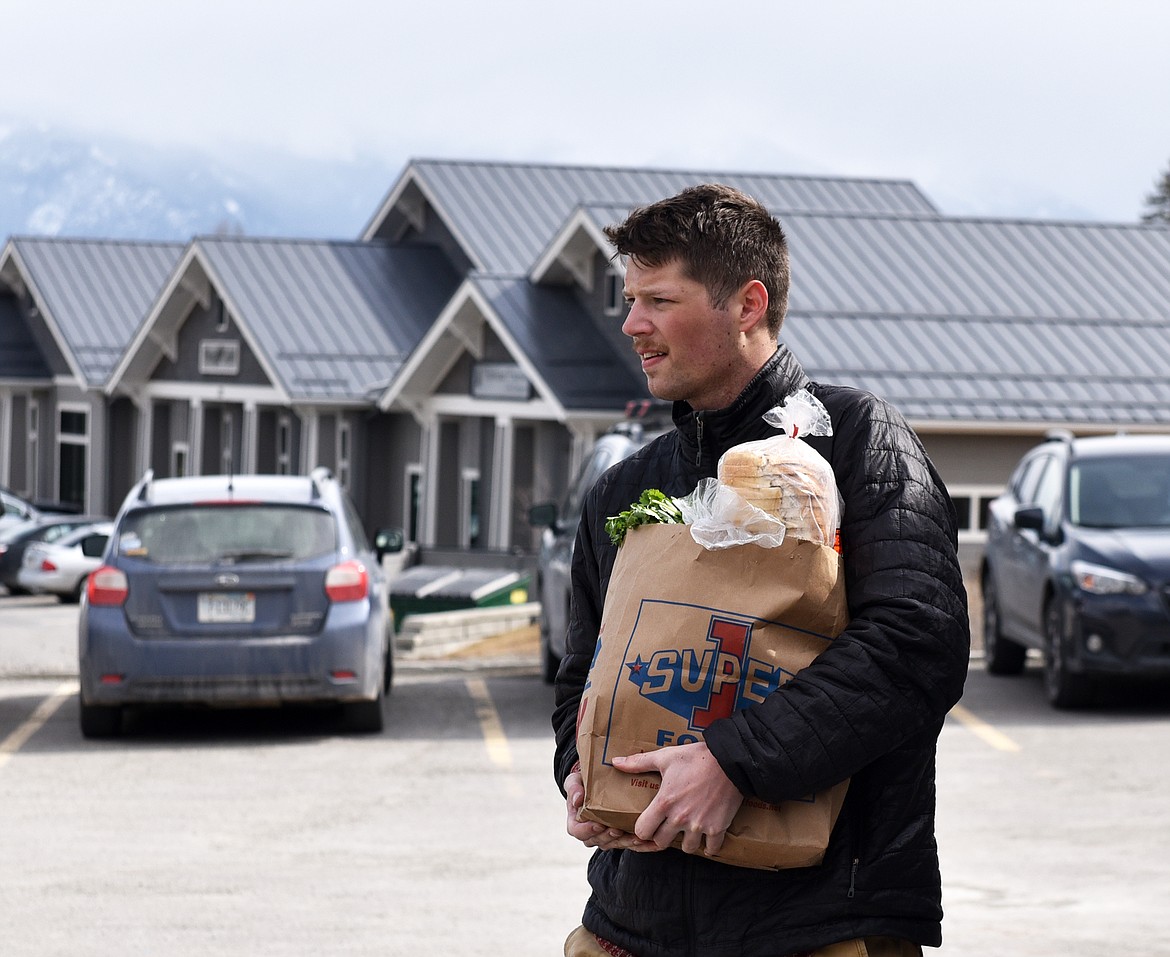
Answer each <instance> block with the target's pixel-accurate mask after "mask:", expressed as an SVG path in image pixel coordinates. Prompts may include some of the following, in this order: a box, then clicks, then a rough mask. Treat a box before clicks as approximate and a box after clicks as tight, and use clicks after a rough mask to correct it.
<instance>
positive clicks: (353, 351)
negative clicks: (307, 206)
mask: <svg viewBox="0 0 1170 957" xmlns="http://www.w3.org/2000/svg"><path fill="white" fill-rule="evenodd" d="M196 245H197V247H198V253H199V254H200V256H201V257H202V259H203V261H204V263H205V264H206V266H207V268H208V271H209V272H210V273H211V278H212V280H213V282H214V283H215V284H216V286H217V288H218V289H219V291H220V293H221V294H222V295H223V297H224V299H225V301H226V302H227V303H228V304H229V307H230V308H231V309H232V310H233V311H234V312H235V314H236V316H237V319H238V320H239V321H240V322H242V323H243V324H244V325H245V326H246V328H247V329H248V331H249V332H250V333H251V334H252V335H253V337H254V338H255V340H256V341H257V342H258V343H259V345H260V347H261V348H262V349H263V350H264V353H265V357H266V358H267V359H268V361H269V363H270V367H271V368H273V369H274V370H275V373H276V374H277V375H278V376H279V377H280V379H281V384H282V385H283V387H284V388H285V390H286V392H287V393H288V394H289V395H290V396H291V397H292V398H294V399H330V398H336V399H339V400H349V399H355V398H362V397H363V396H367V397H368V395H369V394H370V393H371V391H372V390H380V389H382V388H384V387H385V386H386V385H387V383H388V382H389V381H390V380H391V379H392V378H393V376H394V374H395V373H396V372H397V371H398V369H399V367H400V366H401V365H402V362H403V361H404V360H405V358H406V356H407V355H408V354H409V353H410V351H411V350H412V349H414V347H415V346H416V345H418V343H419V341H420V340H421V339H422V337H423V335H424V334H425V333H426V331H427V330H428V329H429V328H430V327H431V325H432V324H433V323H434V321H435V319H436V318H437V317H438V315H439V313H440V311H441V310H442V308H443V307H444V306H445V305H446V304H447V301H448V300H449V299H450V298H451V296H452V295H453V294H454V292H455V289H456V288H457V286H458V284H459V276H458V275H457V274H456V273H455V271H454V269H452V267H451V264H450V262H449V261H448V260H447V259H446V257H445V256H443V254H442V253H441V252H439V251H438V250H437V249H433V248H430V247H423V246H413V247H402V246H391V245H388V244H386V243H380V242H370V243H361V242H339V241H312V240H281V239H249V238H219V237H216V238H201V239H198V240H196Z"/></svg>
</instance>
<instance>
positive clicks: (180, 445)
mask: <svg viewBox="0 0 1170 957" xmlns="http://www.w3.org/2000/svg"><path fill="white" fill-rule="evenodd" d="M188 449H189V446H188V445H187V443H186V442H174V443H172V445H171V473H170V474H171V476H172V477H173V478H182V477H183V476H184V475H186V474H187V460H188V459H189V458H190V456H189V454H188Z"/></svg>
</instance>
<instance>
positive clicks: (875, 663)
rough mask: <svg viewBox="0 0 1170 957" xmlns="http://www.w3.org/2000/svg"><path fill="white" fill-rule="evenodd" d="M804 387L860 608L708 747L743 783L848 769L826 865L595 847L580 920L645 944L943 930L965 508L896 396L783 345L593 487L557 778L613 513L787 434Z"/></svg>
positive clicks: (963, 659) (701, 956)
mask: <svg viewBox="0 0 1170 957" xmlns="http://www.w3.org/2000/svg"><path fill="white" fill-rule="evenodd" d="M803 387H808V388H809V389H810V390H811V391H812V392H813V394H814V395H816V396H817V397H818V398H819V399H820V400H821V401H822V402H823V403H824V404H825V406H826V407H827V408H828V410H829V413H830V416H831V418H832V422H833V435H832V436H831V437H826V438H810V439H808V440H807V441H809V443H810V444H811V445H813V446H814V447H816V448H817V449H818V451H820V452H821V453H822V454H823V455H824V456H825V457H826V458H827V459H828V460H829V462H830V463H831V464H832V466H833V470H834V472H835V474H836V477H837V484H838V487H839V488H840V491H841V494H842V496H843V499H844V505H845V507H844V515H843V525H842V530H841V546H842V550H843V553H844V557H845V574H846V589H847V600H848V602H849V608H850V613H851V622H850V624H849V626H848V627H847V629H846V630H845V632H844V633H843V634H841V635H840V636H839V637H838V638H837V639H836V640H834V641H833V642H831V643H830V645H829V646H828V648H827V649H826V650H825V651H824V652H823V653H822V654H821V655H820V657H819V658H818V659H817V660H816V661H815V662H814V663H813V664H812V665H811V666H810V667H809V668H807V669H805V670H804V671H802V672H800V674H798V675H797V676H796V677H795V678H794V679H793V680H792V681H790V682H789V683H788V684H787V685H785V686H784V687H783V688H782V689H780V690H779V691H776V692H774V693H773V694H772V695H770V696H769V697H768V699H767V700H766V701H764V702H763V703H761V704H759V705H756V706H754V707H752V708H750V709H747V710H744V711H740V712H737V713H736V714H735V715H734V716H733V717H731V718H727V719H723V720H721V721H718V722H716V723H715V724H713V725H712V726H711V727H710V728H709V729H708V731H707V733H706V740H707V743H708V745H709V747H710V749H711V751H712V752H713V754H714V755H715V757H716V759H717V760H718V761H719V764H720V766H721V767H722V768H723V770H724V771H725V772H726V773H727V775H728V776H729V777H730V778H731V780H732V781H734V782H735V784H736V785H737V786H738V787H739V789H740V790H741V791H742V792H743V793H744V794H747V795H755V796H757V797H759V798H762V799H764V800H766V801H781V800H785V799H791V798H797V797H800V796H802V795H805V794H808V793H810V792H812V791H817V790H821V789H823V788H825V787H827V786H829V785H831V784H833V783H835V782H837V781H840V780H842V779H844V778H846V777H850V778H852V782H851V784H850V788H849V792H848V796H847V797H846V800H845V805H844V808H843V809H842V812H841V817H840V818H839V820H838V823H837V826H836V828H835V829H834V832H833V836H832V839H831V841H830V846H829V849H828V852H827V854H826V856H825V860H824V862H823V863H822V864H821V865H819V866H816V867H810V868H799V869H792V870H785V871H777V872H769V871H760V870H754V869H747V868H739V867H733V866H730V865H725V864H720V863H716V862H713V861H709V860H706V859H704V858H700V857H697V856H692V855H687V854H684V853H682V852H681V851H676V850H666V851H663V852H660V853H651V854H639V853H634V852H621V851H608V852H607V851H598V852H597V853H595V855H594V856H593V858H592V859H591V861H590V864H589V880H590V883H591V885H592V887H593V895H592V897H591V898H590V900H589V902H588V904H587V906H586V909H585V915H584V924H585V926H586V927H587V928H589V929H590V930H592V931H593V932H594V933H596V934H599V935H600V936H602V937H604V938H606V939H608V940H612V941H614V942H615V943H618V944H621V945H622V946H624V947H626V948H628V949H629V950H631V951H632V952H633V953H635V954H638V955H639V957H683V955H687V957H782V955H786V954H791V953H795V952H799V951H802V950H808V949H812V948H815V947H819V946H823V945H826V944H829V943H832V942H834V941H838V940H847V939H851V938H854V937H863V936H871V935H873V936H878V935H890V936H894V937H901V938H905V939H908V940H912V941H917V942H918V943H920V944H923V945H928V946H938V945H939V944H941V941H942V937H941V918H942V909H941V905H940V899H941V886H940V885H941V880H940V876H939V869H938V855H937V852H936V849H935V839H934V803H935V786H934V774H935V770H934V766H935V744H936V740H937V738H938V734H939V731H940V729H941V727H942V722H943V719H944V717H945V715H946V713H947V711H948V710H949V709H950V708H951V706H952V705H954V704H955V702H956V701H958V700H959V697H960V695H961V693H962V689H963V682H964V680H965V677H966V673H967V661H968V656H969V646H970V634H969V626H968V618H967V607H966V592H965V591H964V589H963V582H962V578H961V575H960V570H959V565H958V559H957V557H956V533H955V518H954V510H953V508H952V506H951V503H950V499H949V498H948V496H947V493H946V491H945V490H944V488H943V485H942V482H941V480H940V479H939V477H938V475H937V473H936V472H935V470H934V467H933V465H932V464H931V463H930V461H929V460H928V459H927V457H926V454H925V453H924V451H923V449H922V446H921V444H920V443H919V441H918V439H917V437H916V436H915V435H914V433H913V432H911V430H910V429H909V427H908V426H907V425H906V424H905V422H904V420H903V419H902V417H901V416H900V415H899V414H898V413H897V412H896V411H894V410H893V409H892V408H891V407H890V406H889V405H887V404H886V403H884V402H882V401H881V400H879V399H876V398H874V397H873V396H871V395H868V394H866V393H862V392H858V391H856V390H853V389H847V388H840V387H834V386H823V385H817V384H813V383H810V382H809V380H808V378H807V376H806V375H805V373H804V371H803V369H801V367H800V365H799V364H798V363H797V361H796V359H795V358H794V357H793V356H792V354H791V353H790V352H788V350H787V349H786V348H785V347H784V346H781V347H780V349H779V351H778V352H777V353H776V355H775V356H774V357H773V358H772V359H771V360H770V361H769V363H768V364H767V365H766V366H765V368H764V369H763V370H761V372H760V373H759V374H758V375H757V376H756V377H755V379H753V381H752V382H751V383H750V384H749V386H748V387H747V389H745V390H744V392H743V394H742V395H741V396H740V397H739V399H738V400H737V401H736V402H735V404H734V405H733V406H732V407H730V408H728V409H724V410H720V411H716V412H700V413H695V412H693V411H692V410H691V409H690V408H689V406H686V405H685V404H683V403H676V407H675V424H676V426H677V429H676V431H674V432H671V433H669V434H667V435H665V436H663V437H662V438H660V439H658V440H656V441H655V442H653V443H651V444H650V445H648V446H646V447H645V448H644V449H642V450H641V451H640V452H638V453H636V454H635V455H633V456H631V457H630V458H629V459H626V460H625V461H624V462H621V463H619V464H618V465H616V466H614V467H613V468H612V469H610V471H608V472H607V473H606V474H605V475H604V476H602V478H601V479H600V480H599V481H598V483H597V485H596V486H595V487H594V488H593V490H592V492H591V493H590V495H589V496H588V500H587V502H586V505H585V509H584V517H583V519H582V522H581V526H580V530H579V532H578V536H577V541H576V548H575V552H574V555H573V572H572V574H573V603H572V605H573V607H572V609H571V613H570V623H569V635H568V654H567V656H566V658H565V660H564V661H563V662H562V664H561V670H560V674H559V676H558V678H557V686H556V696H557V705H556V710H555V713H554V716H553V727H554V729H555V731H556V741H557V751H556V759H555V773H556V776H557V782H558V783H561V784H563V782H564V779H565V778H566V777H567V776H568V774H569V772H570V770H571V768H572V766H573V763H574V762H575V761H576V759H577V752H576V743H575V722H576V715H577V707H578V704H579V701H580V697H581V691H582V687H583V686H584V683H585V677H586V674H587V672H588V669H589V663H590V661H591V660H592V657H593V650H594V644H595V642H596V639H597V634H598V630H599V626H600V622H601V611H602V605H603V602H604V600H605V592H606V587H607V585H608V582H609V576H610V572H611V570H612V568H613V562H614V557H615V549H614V548H613V546H611V545H610V543H609V539H608V537H607V536H606V534H605V528H604V525H605V519H606V516H609V515H615V514H617V512H619V511H621V510H622V509H624V508H627V507H628V506H629V504H630V503H631V502H633V501H634V500H636V499H637V497H638V495H639V494H640V493H641V491H642V490H643V489H645V488H660V489H662V490H663V491H664V492H666V493H667V494H669V495H674V496H680V495H684V494H686V493H688V492H690V491H691V490H692V489H693V488H694V486H695V485H696V484H697V482H698V481H699V479H701V478H705V477H710V476H713V475H715V470H716V463H717V461H718V459H719V456H720V455H721V454H722V453H723V452H724V451H725V450H726V449H727V448H729V447H730V446H732V445H735V444H738V443H740V442H745V441H748V440H751V439H758V438H763V437H765V436H767V435H769V434H773V433H774V432H775V430H774V429H772V428H770V427H769V426H768V425H767V424H766V423H764V422H763V420H762V419H761V415H762V414H763V413H764V412H765V411H766V410H767V409H769V408H770V407H772V406H773V405H776V404H778V403H779V402H780V401H782V400H783V399H784V398H785V397H786V396H787V395H788V394H789V393H790V392H792V391H793V390H795V389H799V388H803Z"/></svg>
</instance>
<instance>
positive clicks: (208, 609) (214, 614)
mask: <svg viewBox="0 0 1170 957" xmlns="http://www.w3.org/2000/svg"><path fill="white" fill-rule="evenodd" d="M255 620H256V596H255V595H254V594H253V593H252V592H250V591H249V592H243V591H212V592H207V591H204V592H200V593H199V621H200V623H203V624H239V623H241V622H249V621H255Z"/></svg>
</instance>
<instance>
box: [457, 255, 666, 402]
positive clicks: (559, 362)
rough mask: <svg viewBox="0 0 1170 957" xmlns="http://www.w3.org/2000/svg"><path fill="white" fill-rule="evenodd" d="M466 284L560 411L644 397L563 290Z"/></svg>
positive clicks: (639, 380) (517, 283)
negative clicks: (495, 318)
mask: <svg viewBox="0 0 1170 957" xmlns="http://www.w3.org/2000/svg"><path fill="white" fill-rule="evenodd" d="M470 281H471V282H472V283H474V285H475V286H476V287H477V288H478V289H479V290H480V292H481V293H482V294H483V296H484V297H485V299H486V300H487V301H488V303H489V304H490V305H491V307H492V309H493V310H494V311H495V313H496V315H498V316H499V318H500V320H501V321H502V323H503V324H504V326H505V328H506V329H507V330H508V332H509V334H510V335H511V336H512V338H513V339H514V340H515V342H516V344H517V347H518V348H519V349H521V350H522V351H523V353H524V355H525V356H526V357H527V358H528V359H529V360H530V361H531V362H532V363H533V364H534V365H535V366H536V367H537V369H539V370H540V373H541V375H542V376H543V378H544V380H545V382H546V384H547V385H548V386H549V388H550V389H551V390H552V391H553V393H554V394H555V395H556V397H557V401H558V402H560V403H561V405H562V407H563V408H565V409H567V410H570V411H581V410H597V409H615V408H621V407H622V406H624V405H625V403H626V402H627V401H629V400H630V399H633V398H640V397H642V396H645V395H646V394H647V392H646V380H645V377H644V376H642V375H641V373H636V374H635V373H634V372H633V371H632V370H631V369H630V368H629V366H628V364H627V363H625V362H623V361H622V358H621V356H620V355H619V354H618V353H617V352H616V351H615V349H614V347H613V346H612V344H611V343H610V342H608V341H607V340H606V339H605V338H604V337H603V336H602V335H601V334H600V333H599V331H598V329H597V326H596V325H595V324H594V321H593V319H592V318H591V317H590V316H589V314H588V313H587V312H585V310H584V309H583V308H582V306H581V304H580V302H579V301H578V300H577V298H576V297H575V296H574V295H573V294H572V293H571V292H570V291H569V290H567V289H564V288H559V287H547V286H536V285H533V284H532V283H530V282H528V281H527V280H525V279H514V278H510V277H491V276H489V277H476V276H473V277H472V278H471V280H470Z"/></svg>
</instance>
